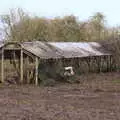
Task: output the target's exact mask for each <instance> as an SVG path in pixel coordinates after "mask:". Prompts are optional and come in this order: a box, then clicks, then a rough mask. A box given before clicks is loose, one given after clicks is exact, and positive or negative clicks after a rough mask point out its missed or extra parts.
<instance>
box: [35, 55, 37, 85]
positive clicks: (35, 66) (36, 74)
mask: <svg viewBox="0 0 120 120" xmlns="http://www.w3.org/2000/svg"><path fill="white" fill-rule="evenodd" d="M35 85H38V57H36V58H35Z"/></svg>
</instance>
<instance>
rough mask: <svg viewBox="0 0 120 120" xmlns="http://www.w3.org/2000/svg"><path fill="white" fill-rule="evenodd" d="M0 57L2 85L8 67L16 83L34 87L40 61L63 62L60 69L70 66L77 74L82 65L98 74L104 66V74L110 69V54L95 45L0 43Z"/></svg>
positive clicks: (98, 45) (34, 42) (72, 43)
mask: <svg viewBox="0 0 120 120" xmlns="http://www.w3.org/2000/svg"><path fill="white" fill-rule="evenodd" d="M0 56H1V81H2V82H4V81H5V79H8V78H10V77H9V76H6V74H7V73H9V72H11V71H12V69H11V65H12V66H13V68H14V71H15V73H14V72H13V75H14V74H16V76H17V78H16V79H17V81H18V83H33V84H36V85H37V84H38V67H39V65H40V63H41V61H52V62H54V63H55V62H63V66H68V65H72V66H75V67H76V68H77V69H80V70H81V69H82V67H81V66H80V65H81V64H83V63H85V64H86V65H87V66H88V68H89V71H90V70H91V69H90V68H91V67H93V64H95V65H97V69H98V70H99V72H100V71H102V70H101V66H103V64H105V65H107V70H108V71H109V69H111V65H112V59H111V58H112V57H111V54H110V53H109V52H108V51H106V50H104V49H103V48H102V47H101V45H100V44H98V43H96V42H40V41H33V42H24V43H17V42H10V43H1V44H0ZM5 66H6V67H5ZM46 67H47V66H46ZM8 68H9V70H8ZM93 69H94V68H93ZM94 71H95V69H94ZM5 72H6V73H5Z"/></svg>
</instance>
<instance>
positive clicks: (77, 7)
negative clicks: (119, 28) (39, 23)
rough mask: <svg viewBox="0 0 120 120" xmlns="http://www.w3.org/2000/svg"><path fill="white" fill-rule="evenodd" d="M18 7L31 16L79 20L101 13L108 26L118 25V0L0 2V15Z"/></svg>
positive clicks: (24, 0)
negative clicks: (74, 17) (69, 16)
mask: <svg viewBox="0 0 120 120" xmlns="http://www.w3.org/2000/svg"><path fill="white" fill-rule="evenodd" d="M18 7H19V8H23V9H24V10H25V11H27V12H29V13H30V14H32V15H39V16H44V17H55V16H64V15H70V14H73V15H75V16H77V17H79V19H80V20H84V19H88V18H89V17H90V16H92V15H93V14H94V13H95V12H102V13H103V14H104V15H105V16H106V19H107V21H108V24H109V25H111V26H113V25H115V26H116V25H119V24H120V14H119V11H120V0H1V1H0V14H5V13H7V12H8V11H9V9H11V8H18Z"/></svg>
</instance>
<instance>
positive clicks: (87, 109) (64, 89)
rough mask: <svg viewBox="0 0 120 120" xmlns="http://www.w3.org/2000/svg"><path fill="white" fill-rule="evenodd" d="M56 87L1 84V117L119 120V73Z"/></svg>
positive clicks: (1, 119)
mask: <svg viewBox="0 0 120 120" xmlns="http://www.w3.org/2000/svg"><path fill="white" fill-rule="evenodd" d="M79 80H80V81H81V82H80V84H68V83H66V84H63V83H62V84H60V85H56V86H54V87H35V86H28V85H24V86H17V85H2V84H1V85H0V120H120V74H119V73H106V74H99V75H96V74H92V75H86V76H84V75H83V76H80V77H79Z"/></svg>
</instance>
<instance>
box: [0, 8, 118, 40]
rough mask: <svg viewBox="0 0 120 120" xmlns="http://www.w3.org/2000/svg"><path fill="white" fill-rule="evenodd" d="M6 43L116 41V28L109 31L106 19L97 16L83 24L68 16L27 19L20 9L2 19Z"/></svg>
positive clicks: (30, 17) (96, 14)
mask: <svg viewBox="0 0 120 120" xmlns="http://www.w3.org/2000/svg"><path fill="white" fill-rule="evenodd" d="M0 21H1V22H2V25H3V28H4V34H5V41H18V42H24V41H34V40H38V41H55V42H59V41H65V42H68V41H70V42H80V41H87V42H89V41H102V40H108V39H110V38H118V37H119V27H108V26H107V22H106V20H105V16H104V15H103V14H102V13H100V12H97V13H95V14H94V15H93V16H91V17H90V18H89V19H88V20H86V21H80V20H79V19H78V18H77V17H76V16H74V15H69V16H64V17H56V18H53V19H48V18H43V17H38V16H30V15H29V14H28V13H26V12H24V11H23V10H22V9H17V10H15V9H14V10H10V13H9V14H7V15H1V16H0Z"/></svg>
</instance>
